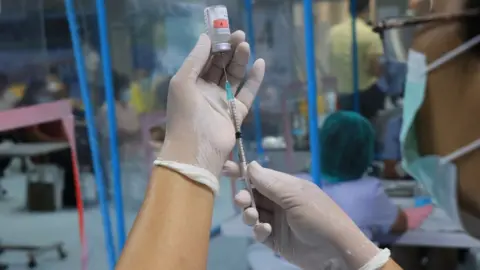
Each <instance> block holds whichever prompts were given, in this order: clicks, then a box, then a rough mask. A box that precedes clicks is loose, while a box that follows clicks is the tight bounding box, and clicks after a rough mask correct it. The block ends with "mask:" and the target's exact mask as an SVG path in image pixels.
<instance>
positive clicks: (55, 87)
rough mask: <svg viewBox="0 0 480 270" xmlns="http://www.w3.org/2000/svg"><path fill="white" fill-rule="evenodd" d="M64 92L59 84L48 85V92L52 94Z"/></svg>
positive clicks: (51, 83)
mask: <svg viewBox="0 0 480 270" xmlns="http://www.w3.org/2000/svg"><path fill="white" fill-rule="evenodd" d="M60 90H62V85H61V84H60V83H58V82H54V81H50V82H49V83H48V84H47V91H48V92H50V93H57V92H59V91H60Z"/></svg>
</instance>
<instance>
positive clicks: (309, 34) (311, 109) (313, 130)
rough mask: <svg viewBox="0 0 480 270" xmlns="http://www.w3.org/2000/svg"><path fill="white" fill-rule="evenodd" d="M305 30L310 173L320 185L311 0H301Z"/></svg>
mask: <svg viewBox="0 0 480 270" xmlns="http://www.w3.org/2000/svg"><path fill="white" fill-rule="evenodd" d="M303 13H304V14H303V19H304V22H303V24H304V31H305V62H306V64H307V65H306V70H307V87H308V89H307V90H308V92H307V98H308V126H309V129H310V152H311V156H312V158H311V159H312V166H311V174H312V178H313V181H314V183H315V184H317V185H318V186H321V172H320V143H319V138H318V119H317V118H318V115H317V114H318V110H317V74H316V73H317V72H316V68H315V40H314V27H315V25H314V21H313V4H312V0H303Z"/></svg>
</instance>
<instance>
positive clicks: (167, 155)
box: [157, 138, 225, 177]
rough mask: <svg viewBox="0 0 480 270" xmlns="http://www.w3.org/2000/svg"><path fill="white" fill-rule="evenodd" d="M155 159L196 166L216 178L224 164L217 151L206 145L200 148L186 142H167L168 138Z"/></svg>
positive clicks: (195, 144) (197, 145) (193, 143)
mask: <svg viewBox="0 0 480 270" xmlns="http://www.w3.org/2000/svg"><path fill="white" fill-rule="evenodd" d="M157 158H159V159H162V160H166V161H175V162H178V163H184V164H189V165H193V166H197V167H200V168H203V169H206V170H208V171H209V172H210V173H212V174H213V175H215V176H216V177H218V176H219V175H220V172H221V170H222V167H223V163H224V162H225V160H222V156H221V155H220V154H219V151H215V150H214V149H213V147H212V146H210V145H208V143H207V144H204V145H201V146H200V145H199V144H197V143H195V142H191V141H190V142H189V141H188V140H169V139H168V138H166V139H165V143H164V144H163V146H162V149H161V151H160V153H159V155H158V156H157ZM223 159H225V158H223Z"/></svg>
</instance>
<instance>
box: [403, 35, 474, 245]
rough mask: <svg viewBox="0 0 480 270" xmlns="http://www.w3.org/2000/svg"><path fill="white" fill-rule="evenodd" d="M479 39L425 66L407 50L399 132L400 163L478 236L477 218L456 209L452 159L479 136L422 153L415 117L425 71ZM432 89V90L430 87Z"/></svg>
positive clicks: (422, 57) (468, 149) (418, 55)
mask: <svg viewBox="0 0 480 270" xmlns="http://www.w3.org/2000/svg"><path fill="white" fill-rule="evenodd" d="M478 43H480V35H479V36H476V37H474V38H473V39H471V40H470V41H468V42H466V43H464V44H462V45H460V46H459V47H457V48H455V49H454V50H452V51H450V52H448V53H446V54H445V55H443V56H442V57H440V58H439V59H438V60H436V61H435V62H433V63H432V64H430V65H429V66H427V61H426V57H425V55H423V54H421V53H419V52H416V51H413V50H410V52H409V55H408V72H407V81H406V86H405V98H404V100H405V101H404V105H403V106H404V108H403V126H402V130H401V133H400V141H401V146H402V165H403V167H404V168H405V170H406V171H407V172H408V173H409V174H410V175H411V176H413V177H414V178H415V179H416V180H417V181H418V182H420V183H421V184H422V186H423V188H425V189H426V190H427V192H428V193H429V194H430V195H431V196H432V199H433V201H434V202H435V204H436V205H438V206H439V207H440V208H442V209H443V210H444V211H445V212H446V213H447V215H448V216H449V217H450V218H451V219H452V220H453V221H454V222H455V223H457V225H459V226H461V227H463V228H464V229H465V230H466V231H467V232H469V233H470V234H471V235H472V236H475V237H477V238H480V219H479V218H475V217H472V216H470V215H469V214H466V213H464V212H462V211H461V210H459V208H458V203H457V185H458V183H457V182H458V174H457V166H456V165H455V163H454V161H455V160H456V159H457V158H459V157H462V156H464V155H466V154H468V153H470V152H472V151H474V150H477V149H478V148H480V139H478V140H476V141H474V142H472V143H470V144H468V145H466V146H464V147H462V148H460V149H458V150H456V151H454V152H453V153H451V154H449V155H447V156H443V157H442V156H438V155H429V156H421V155H420V154H419V152H418V143H417V139H416V133H415V125H414V121H415V117H416V114H417V112H418V111H419V110H420V107H421V105H422V103H423V101H424V99H425V90H426V85H427V74H428V72H430V71H432V70H434V69H435V68H437V67H439V66H441V65H442V64H444V63H446V62H448V61H449V60H451V59H453V58H454V57H456V56H458V55H459V54H461V53H463V52H465V51H467V50H468V49H470V48H471V47H473V46H474V45H476V44H478ZM431 91H435V89H432V90H431Z"/></svg>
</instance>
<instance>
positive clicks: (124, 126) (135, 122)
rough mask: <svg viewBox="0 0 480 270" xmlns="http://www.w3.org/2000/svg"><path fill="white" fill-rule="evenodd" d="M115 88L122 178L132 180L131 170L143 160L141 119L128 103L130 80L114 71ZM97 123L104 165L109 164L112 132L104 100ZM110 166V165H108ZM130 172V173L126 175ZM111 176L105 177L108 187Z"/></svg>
mask: <svg viewBox="0 0 480 270" xmlns="http://www.w3.org/2000/svg"><path fill="white" fill-rule="evenodd" d="M112 77H113V78H112V79H113V88H114V99H115V116H116V121H117V137H118V148H119V158H120V164H121V166H122V174H123V175H124V176H123V177H122V180H123V179H125V180H128V179H130V180H131V178H132V177H131V174H130V173H131V172H132V171H134V170H135V169H136V168H137V166H136V164H137V162H140V161H143V159H140V157H139V153H140V151H139V149H141V137H140V121H139V117H138V113H137V112H136V111H135V109H133V108H132V106H131V105H130V104H129V103H128V94H129V93H128V91H127V86H128V85H129V81H128V79H127V78H126V77H125V76H122V75H120V74H118V73H117V72H113V75H112ZM97 123H98V127H99V132H100V134H101V138H102V143H101V144H100V145H101V146H102V148H103V151H102V163H103V164H102V165H104V166H105V165H108V164H110V162H111V157H110V148H109V147H110V144H109V140H110V133H109V127H108V126H109V125H108V113H107V103H106V102H104V103H103V105H102V106H101V107H100V109H99V112H98V114H97ZM106 168H108V167H106ZM125 174H128V175H125ZM110 179H111V177H105V180H106V183H105V184H106V187H107V189H108V187H110V182H111V181H110Z"/></svg>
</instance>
